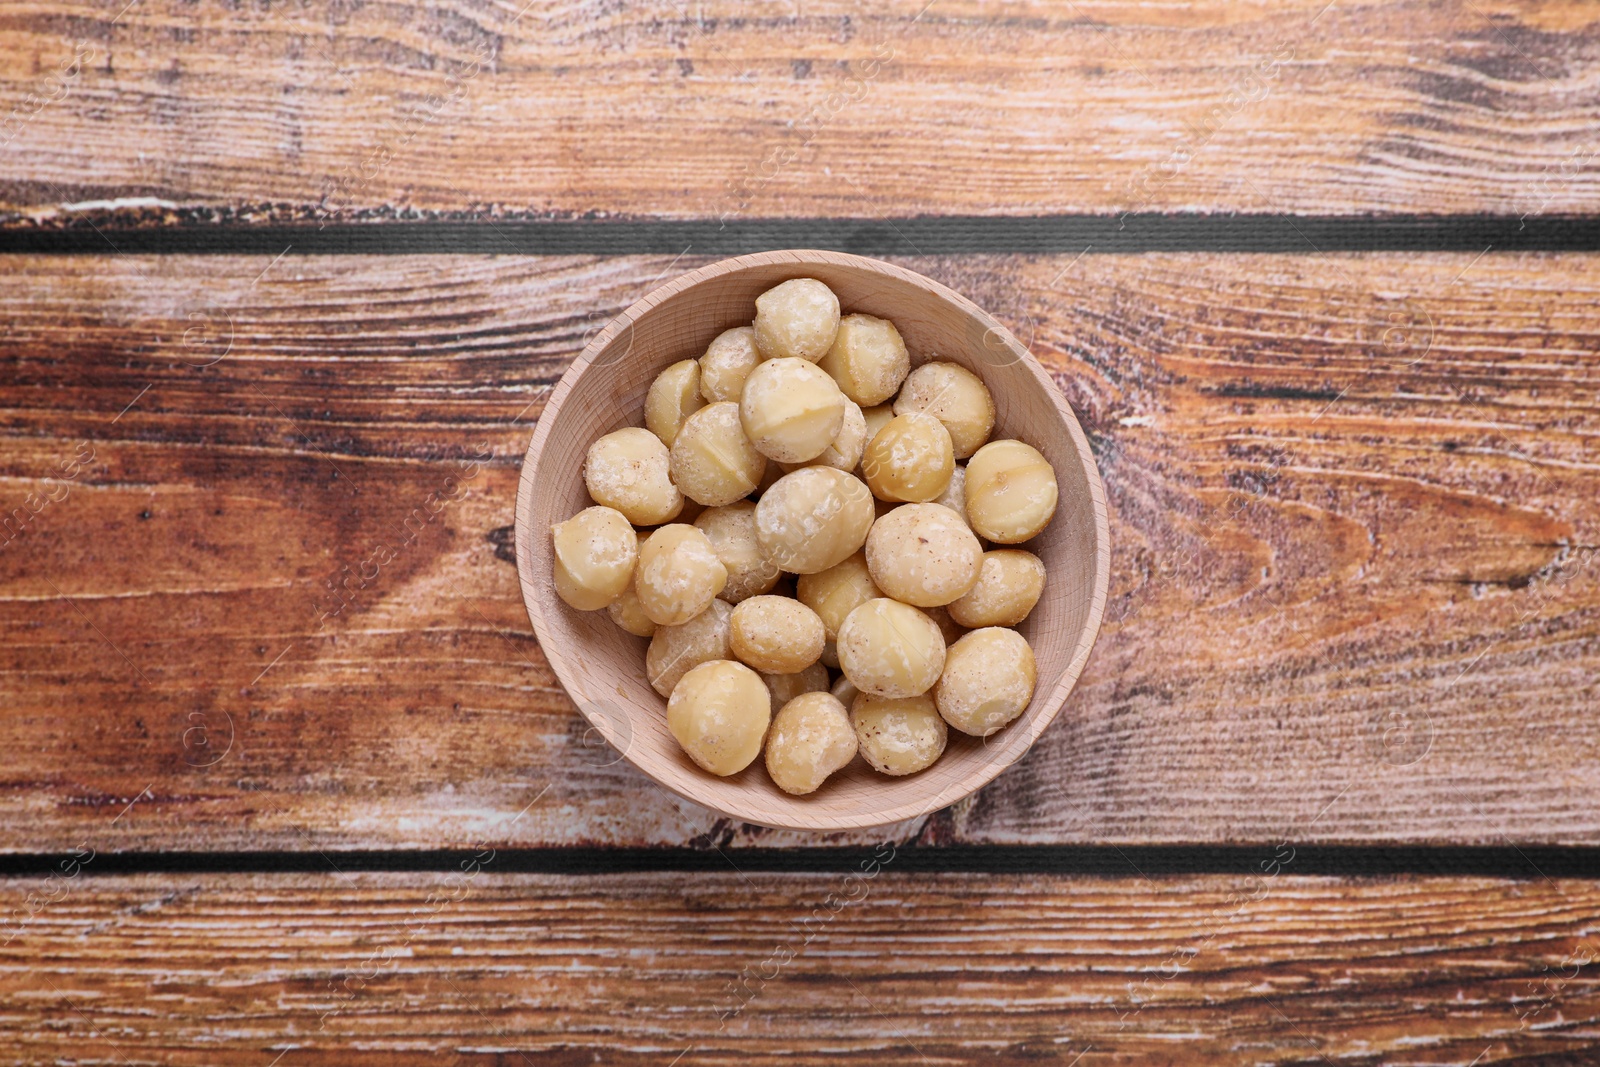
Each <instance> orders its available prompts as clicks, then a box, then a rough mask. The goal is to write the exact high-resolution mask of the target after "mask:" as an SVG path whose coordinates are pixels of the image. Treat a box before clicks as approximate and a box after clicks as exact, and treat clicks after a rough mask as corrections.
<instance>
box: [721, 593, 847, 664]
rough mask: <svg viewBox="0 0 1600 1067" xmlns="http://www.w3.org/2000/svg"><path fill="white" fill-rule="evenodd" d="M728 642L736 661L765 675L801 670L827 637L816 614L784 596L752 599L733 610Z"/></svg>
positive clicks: (814, 658) (819, 654)
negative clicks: (738, 660)
mask: <svg viewBox="0 0 1600 1067" xmlns="http://www.w3.org/2000/svg"><path fill="white" fill-rule="evenodd" d="M731 627H732V629H731V630H730V631H729V635H728V636H729V640H730V642H731V644H732V647H733V654H734V656H735V657H736V658H737V659H740V660H743V661H744V662H745V663H747V664H749V665H750V666H752V667H754V668H755V669H756V670H758V671H762V672H764V673H766V674H794V673H795V672H796V671H803V670H805V669H806V668H807V667H809V666H811V665H812V664H813V663H815V662H817V657H819V656H821V655H822V644H823V642H824V641H826V640H827V636H826V635H825V634H824V633H823V630H822V620H821V619H819V618H818V617H817V613H816V612H814V611H812V610H811V609H810V608H808V607H806V606H805V605H804V604H802V603H800V601H798V600H791V599H790V598H789V597H786V596H753V597H751V598H750V599H749V600H746V601H744V602H742V603H741V604H740V605H739V606H738V607H736V608H734V609H733V618H732V620H731Z"/></svg>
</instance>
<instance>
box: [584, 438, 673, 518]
mask: <svg viewBox="0 0 1600 1067" xmlns="http://www.w3.org/2000/svg"><path fill="white" fill-rule="evenodd" d="M583 484H584V485H585V486H587V487H588V489H589V495H590V496H591V497H593V498H594V502H595V503H596V504H603V505H605V506H606V507H608V508H616V509H617V510H618V511H620V512H622V514H623V515H624V516H626V517H627V520H628V521H629V522H631V523H633V524H634V525H635V526H657V525H659V524H661V523H663V522H671V521H672V520H673V519H675V518H677V516H678V512H680V511H682V510H683V494H682V493H680V492H678V488H677V486H675V485H673V484H672V478H671V476H670V474H669V473H668V465H667V446H666V445H664V444H662V443H661V439H660V438H659V437H657V436H656V435H655V434H653V433H651V432H650V431H649V430H644V429H640V428H639V427H637V426H629V427H626V428H624V429H621V430H614V431H612V432H611V433H608V434H606V435H605V436H604V437H601V438H600V439H599V440H597V441H595V443H594V444H592V445H590V446H589V453H588V455H587V456H585V457H584V460H583Z"/></svg>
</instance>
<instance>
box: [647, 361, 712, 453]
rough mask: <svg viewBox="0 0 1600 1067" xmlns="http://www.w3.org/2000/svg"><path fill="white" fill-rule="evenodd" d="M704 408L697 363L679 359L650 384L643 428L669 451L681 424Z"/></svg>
mask: <svg viewBox="0 0 1600 1067" xmlns="http://www.w3.org/2000/svg"><path fill="white" fill-rule="evenodd" d="M703 407H705V401H703V400H701V399H700V364H698V363H696V362H695V361H694V360H692V359H683V360H679V361H678V362H676V363H674V364H673V365H672V366H670V367H668V368H667V369H666V370H664V371H662V372H661V373H660V374H658V375H656V380H655V381H653V382H651V383H650V390H649V392H647V393H645V395H644V428H645V429H647V430H649V431H650V432H651V433H653V434H655V435H656V436H657V437H659V438H661V443H662V444H664V445H666V446H667V447H668V448H671V447H672V442H673V441H675V440H676V439H677V437H678V431H679V430H681V429H682V428H683V424H684V421H685V420H686V419H688V417H689V416H690V415H693V414H694V413H695V412H697V411H699V410H700V409H701V408H703Z"/></svg>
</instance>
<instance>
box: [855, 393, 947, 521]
mask: <svg viewBox="0 0 1600 1067" xmlns="http://www.w3.org/2000/svg"><path fill="white" fill-rule="evenodd" d="M955 467H956V460H955V454H954V453H953V452H952V451H951V448H950V433H949V431H947V430H946V429H945V428H944V424H943V423H941V422H940V421H939V420H938V419H936V418H934V417H933V416H932V415H923V414H921V413H919V412H910V413H909V414H905V415H896V416H895V417H894V418H893V419H891V420H889V423H888V425H886V426H884V428H883V429H881V430H879V431H878V434H877V436H876V437H874V438H873V439H872V440H870V441H868V442H867V447H866V449H865V450H864V451H863V452H862V454H861V473H862V474H863V475H865V476H866V479H867V485H869V486H871V487H872V494H873V495H874V496H876V497H878V498H879V499H880V500H895V501H909V502H912V503H922V502H924V501H928V500H932V499H934V498H935V497H937V496H938V495H939V494H940V493H942V492H944V491H945V489H946V488H947V487H948V486H949V485H950V475H951V473H952V472H953V471H954V470H955Z"/></svg>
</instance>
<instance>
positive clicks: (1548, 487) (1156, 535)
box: [0, 254, 1600, 851]
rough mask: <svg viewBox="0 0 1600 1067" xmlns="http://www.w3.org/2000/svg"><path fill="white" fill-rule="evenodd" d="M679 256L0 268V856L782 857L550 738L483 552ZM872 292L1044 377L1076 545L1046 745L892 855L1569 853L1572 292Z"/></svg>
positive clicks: (568, 713) (973, 262) (1365, 272)
mask: <svg viewBox="0 0 1600 1067" xmlns="http://www.w3.org/2000/svg"><path fill="white" fill-rule="evenodd" d="M693 262H694V261H692V260H690V259H688V258H685V259H683V260H680V261H677V262H676V263H674V261H673V259H672V258H671V257H666V256H662V257H638V258H618V259H598V260H596V259H579V258H574V259H539V258H494V257H449V258H445V259H430V258H407V257H378V258H361V257H325V258H323V257H296V256H287V257H284V258H283V259H282V260H281V261H278V262H276V263H275V264H274V263H273V262H271V261H270V260H269V259H268V258H267V257H261V258H250V257H239V258H235V257H200V258H185V257H156V258H135V257H113V258H110V259H85V258H73V257H41V258H31V257H19V258H16V259H12V260H9V261H8V264H9V265H11V266H12V267H13V268H14V270H13V273H12V274H11V276H10V277H9V278H8V284H7V286H6V288H5V289H4V291H3V292H0V317H3V318H4V319H5V320H6V321H7V322H8V323H9V324H10V326H11V329H10V332H9V333H8V335H7V339H6V340H5V341H4V342H3V348H0V353H3V357H4V360H5V364H4V370H3V375H4V378H3V380H4V382H5V383H6V384H5V385H4V386H3V387H0V420H3V421H0V432H3V437H0V440H3V442H4V444H3V446H0V492H3V493H4V498H3V501H0V503H3V504H4V507H3V509H0V511H3V513H4V514H6V515H14V514H15V509H17V508H18V507H25V505H26V503H27V501H28V500H29V498H30V494H34V496H33V499H34V500H35V501H36V502H44V501H46V500H47V498H48V497H49V496H51V495H54V496H57V497H61V499H58V500H56V501H55V502H48V503H43V505H42V508H41V510H40V511H39V513H38V514H37V515H27V514H25V518H26V519H27V521H26V523H25V525H24V527H23V529H22V532H21V533H20V535H18V536H16V537H14V538H13V539H12V540H10V541H9V542H8V543H7V544H6V545H5V546H4V547H3V549H0V589H3V590H4V594H3V595H4V599H3V600H0V618H3V619H4V628H3V629H4V636H3V638H0V641H3V644H0V670H3V671H4V674H3V675H0V677H3V678H4V679H5V681H4V690H5V694H6V702H7V714H6V715H5V716H0V749H3V750H4V751H6V752H8V753H12V754H13V755H12V758H11V759H10V760H9V761H8V762H7V765H6V772H5V774H4V776H3V778H0V785H3V788H0V811H3V813H4V817H3V819H0V847H3V848H4V849H7V850H18V851H51V850H56V849H61V848H65V847H68V846H71V845H76V844H79V843H86V844H88V845H90V846H91V847H94V848H97V849H100V850H102V851H106V850H116V849H135V848H138V849H174V848H176V849H193V850H204V849H250V848H267V849H297V850H298V849H307V848H311V847H315V848H320V849H324V850H328V851H332V850H334V849H340V848H371V847H396V848H412V847H436V846H448V845H455V846H459V845H465V844H470V843H472V842H476V841H487V842H489V843H492V844H504V845H524V846H537V845H544V844H587V843H600V844H681V843H685V842H692V843H697V844H699V845H701V846H707V845H710V844H724V843H729V842H734V841H755V842H760V843H763V844H772V845H782V844H786V843H791V842H794V841H799V840H804V841H806V842H807V843H815V842H816V840H817V839H814V838H804V839H802V838H799V837H797V836H793V835H782V834H771V833H767V832H764V831H761V830H759V829H755V828H749V827H743V828H741V827H739V826H736V825H730V824H728V823H727V822H725V821H720V820H713V819H712V818H710V817H709V816H708V815H707V814H706V813H705V812H703V811H700V810H699V809H696V808H693V807H691V806H688V805H685V804H681V803H679V802H676V801H672V800H670V799H668V798H666V797H664V796H663V795H662V794H660V793H659V792H658V791H656V790H655V789H654V788H653V787H651V786H650V785H649V783H647V782H646V781H644V780H643V779H642V778H641V777H639V776H638V775H637V774H636V773H635V772H633V771H632V770H631V769H630V767H629V766H628V765H627V764H626V763H624V762H619V761H618V760H617V757H616V756H615V754H614V753H611V752H610V751H609V750H606V749H602V748H597V747H593V746H592V744H589V743H586V742H592V741H593V738H592V735H586V734H585V730H584V727H583V725H582V723H581V720H580V719H579V718H578V717H577V716H575V715H574V713H573V710H572V708H571V705H570V704H569V703H568V702H567V700H566V698H565V697H564V696H563V694H562V693H561V692H560V690H559V688H558V687H557V686H556V684H555V679H554V678H553V677H552V675H551V672H550V671H549V669H548V667H547V665H546V664H545V663H544V661H543V659H542V657H541V656H540V653H539V651H538V648H537V645H536V643H535V642H534V641H533V639H532V635H531V631H530V628H529V626H528V622H527V618H526V614H525V612H524V610H523V607H522V604H521V601H520V598H519V596H518V592H517V586H516V579H515V570H514V567H513V565H512V563H511V561H510V558H509V532H508V531H509V526H510V524H511V522H512V513H511V503H512V499H513V494H514V488H515V478H516V473H517V466H518V463H519V461H520V457H521V454H522V451H523V449H524V447H525V446H526V442H527V439H528V437H529V434H530V429H529V427H530V423H531V421H532V420H533V419H534V418H536V417H537V415H538V411H539V401H540V399H541V397H542V396H543V395H544V391H545V390H546V389H547V388H548V385H549V383H551V382H553V381H554V379H555V378H556V376H557V375H558V374H559V372H560V370H561V368H562V366H563V365H564V361H565V360H567V359H570V358H571V356H572V354H573V353H574V352H575V351H576V350H577V349H578V348H579V347H580V346H581V344H582V342H583V339H584V336H585V334H586V332H587V331H590V330H593V329H597V328H598V327H599V326H600V325H602V324H603V323H604V321H605V320H606V319H607V318H608V317H609V316H610V315H611V314H612V313H613V312H614V311H615V310H616V309H618V308H619V307H621V306H623V305H625V304H626V303H628V302H629V301H631V300H632V299H634V298H635V297H636V296H638V295H640V294H641V293H642V292H643V291H645V290H646V289H648V288H650V287H651V286H652V285H653V284H654V282H655V280H656V279H657V278H659V277H660V276H661V275H662V274H663V272H666V271H674V270H682V269H686V268H687V267H689V266H691V265H693ZM906 262H907V265H908V266H911V267H912V268H914V269H919V270H922V271H923V272H925V273H929V274H932V275H934V276H936V277H938V278H940V279H941V280H943V281H946V282H947V283H949V284H951V285H953V286H954V287H955V288H957V289H958V290H961V291H963V292H965V293H967V294H968V295H970V296H972V297H973V298H974V299H976V300H977V301H978V302H979V303H980V304H983V305H985V306H987V307H990V308H992V309H994V310H995V311H996V313H997V314H999V315H1000V316H1001V318H1002V319H1003V320H1004V321H1006V322H1008V323H1009V324H1011V325H1012V326H1013V328H1014V329H1015V331H1016V332H1017V333H1018V334H1019V336H1021V337H1022V338H1023V339H1024V340H1025V341H1027V342H1028V343H1029V344H1030V345H1031V346H1032V348H1033V350H1034V351H1035V352H1036V353H1037V354H1038V355H1039V356H1040V358H1041V359H1042V360H1043V361H1044V362H1045V363H1046V365H1047V366H1048V367H1049V368H1050V369H1051V370H1052V372H1053V373H1054V374H1055V375H1056V378H1057V380H1058V381H1059V382H1060V383H1061V385H1062V387H1063V389H1064V391H1065V393H1066V395H1067V398H1068V399H1069V401H1070V402H1071V403H1072V404H1073V406H1074V407H1075V408H1076V409H1077V410H1078V411H1079V412H1080V413H1081V416H1082V418H1083V421H1084V424H1085V426H1086V428H1087V430H1088V431H1089V433H1090V436H1091V438H1092V440H1093V441H1094V443H1095V447H1096V448H1097V449H1098V450H1099V455H1100V461H1101V467H1102V471H1103V474H1104V477H1105V481H1106V486H1107V491H1108V495H1109V499H1110V502H1111V506H1112V511H1113V529H1112V543H1113V546H1114V549H1115V557H1114V564H1113V582H1112V589H1111V606H1110V609H1109V610H1108V614H1107V623H1106V626H1105V628H1104V630H1103V634H1102V638H1101V642H1100V645H1099V647H1098V648H1097V650H1096V653H1095V655H1094V657H1093V658H1092V659H1091V662H1090V666H1089V669H1088V671H1087V672H1086V674H1085V676H1084V678H1083V679H1082V681H1081V682H1080V686H1079V689H1078V691H1077V693H1076V694H1075V695H1074V697H1073V698H1072V700H1071V702H1070V703H1069V705H1068V707H1067V708H1066V709H1065V710H1064V712H1063V714H1062V716H1061V717H1060V719H1059V721H1058V722H1057V723H1056V724H1055V725H1054V726H1053V727H1052V728H1051V730H1050V731H1049V732H1048V733H1047V734H1046V735H1045V737H1044V738H1043V739H1042V741H1041V743H1040V745H1039V746H1038V747H1037V748H1036V749H1035V751H1034V752H1033V753H1032V754H1031V755H1030V756H1029V757H1028V758H1027V759H1026V760H1025V761H1024V762H1023V763H1022V764H1021V765H1020V766H1019V767H1017V768H1014V769H1013V770H1011V771H1009V772H1008V773H1006V774H1005V775H1002V776H1001V777H1000V779H998V780H997V781H996V782H995V783H994V784H993V785H992V786H991V787H989V788H988V789H986V790H985V791H984V792H982V793H980V794H979V795H978V796H977V797H976V798H974V799H972V800H969V801H967V802H963V803H962V804H960V805H958V806H957V807H956V808H955V809H953V810H952V811H950V812H948V813H945V814H941V815H939V816H936V817H934V819H933V820H932V821H931V822H929V823H927V824H919V825H913V826H909V827H901V828H899V829H898V830H897V831H894V832H895V833H896V834H898V835H899V837H900V838H904V837H907V836H911V835H920V836H921V839H922V840H924V841H925V842H939V841H951V840H954V841H973V842H1022V843H1026V842H1036V841H1064V842H1077V841H1088V842H1094V841H1114V842H1152V843H1157V842H1229V841H1269V840H1272V841H1275V840H1278V839H1279V838H1280V836H1281V835H1287V836H1289V837H1292V838H1293V839H1295V840H1301V841H1345V840H1366V841H1380V842H1382V841H1389V842H1396V841H1398V842H1438V843H1448V842H1460V843H1473V842H1486V843H1499V842H1500V841H1501V840H1502V838H1508V839H1511V840H1514V841H1516V842H1518V843H1526V842H1532V841H1540V842H1550V843H1562V842H1566V843H1579V842H1587V843H1594V842H1595V841H1596V840H1600V782H1597V781H1596V779H1595V778H1594V776H1593V774H1591V773H1588V772H1589V770H1591V769H1592V768H1593V766H1594V765H1595V761H1596V758H1597V756H1600V723H1597V722H1596V720H1595V718H1594V715H1593V713H1592V712H1593V707H1594V702H1595V696H1596V681H1595V679H1596V677H1600V674H1597V670H1596V665H1597V660H1600V568H1597V567H1596V566H1594V563H1593V560H1594V552H1595V546H1596V545H1600V532H1597V530H1596V525H1597V522H1600V516H1597V513H1596V495H1595V493H1594V487H1595V460H1596V456H1595V451H1594V447H1595V446H1594V441H1595V439H1596V438H1595V433H1596V428H1597V414H1600V413H1597V395H1596V394H1597V385H1600V381H1597V379H1596V377H1595V369H1594V363H1593V356H1592V353H1593V351H1594V349H1595V345H1596V339H1597V335H1600V310H1597V309H1600V292H1597V290H1600V260H1597V259H1595V258H1593V257H1584V256H1557V255H1523V254H1517V255H1500V254H1491V255H1489V256H1487V257H1484V258H1482V259H1479V260H1474V257H1472V256H1464V255H1462V256H1457V255H1437V256H1398V255H1372V256H1342V257H1315V256H1305V257H1296V256H1239V257H1220V258H1219V257H1211V256H1204V255H1147V256H1129V257H1120V256H1119V257H1105V258H1101V257H1095V256H1092V255H1091V256H1088V257H1084V258H1083V259H1081V260H1077V261H1074V260H1073V258H1072V257H1068V256H1062V257H1043V258H1037V259H1020V258H1011V257H954V258H949V259H925V260H909V261H906ZM186 335H187V336H186ZM229 337H231V347H229V342H228V340H227V338H229ZM224 350H226V354H225V355H224V354H223V353H224ZM218 357H220V358H218ZM213 359H215V360H216V361H215V362H212V360H213ZM198 364H206V365H198ZM147 387H148V388H147ZM80 442H82V446H81V447H87V448H89V449H92V452H93V456H92V458H85V459H84V460H83V461H82V465H81V468H79V469H76V470H75V472H74V473H73V474H72V475H71V476H70V477H67V476H65V475H66V473H67V470H68V469H71V468H72V465H73V463H74V462H77V461H78V457H79V456H81V455H83V453H82V452H81V451H80ZM484 455H487V457H488V458H487V459H484V460H482V461H481V462H480V461H479V457H481V456H484ZM64 465H65V466H64ZM51 479H54V481H52V480H51ZM436 510H437V514H434V512H435V511H436ZM408 523H409V525H408ZM381 545H388V546H390V547H391V548H393V549H394V550H395V551H394V558H393V559H392V560H390V561H389V562H388V563H386V564H383V565H382V566H375V565H373V564H371V563H369V562H368V561H370V560H372V559H373V558H374V556H375V554H376V549H377V548H378V547H379V546H381ZM363 564H366V566H365V567H364V566H363ZM346 568H348V571H347V570H346ZM347 574H354V575H355V576H356V577H355V578H354V579H353V581H352V582H351V588H350V590H349V592H348V593H347V594H346V595H345V597H344V599H343V602H342V603H343V606H340V605H341V601H340V600H338V599H336V598H335V597H334V596H333V594H331V593H330V592H329V590H328V585H329V583H330V582H332V583H336V584H339V583H343V582H344V580H345V577H346V575H347ZM363 579H365V580H366V581H367V585H366V587H365V588H360V587H359V586H360V583H361V581H362V580H363ZM335 608H338V611H337V613H334V609H335ZM230 739H231V745H230ZM147 789H148V792H146V790H147ZM136 797H143V799H142V800H140V801H139V803H137V804H136V805H134V807H133V808H132V809H131V810H130V811H129V813H128V814H127V815H126V816H123V815H120V814H119V813H120V812H121V811H122V810H123V809H124V808H125V807H126V806H127V805H128V804H129V802H130V801H132V800H134V798H136ZM536 798H537V803H533V804H532V806H531V807H530V806H529V804H530V801H534V800H535V799H536ZM524 809H526V810H524ZM519 812H520V813H523V814H521V815H520V816H519ZM860 839H861V838H845V839H841V840H860Z"/></svg>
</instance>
